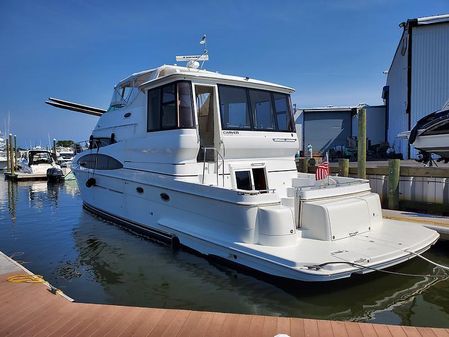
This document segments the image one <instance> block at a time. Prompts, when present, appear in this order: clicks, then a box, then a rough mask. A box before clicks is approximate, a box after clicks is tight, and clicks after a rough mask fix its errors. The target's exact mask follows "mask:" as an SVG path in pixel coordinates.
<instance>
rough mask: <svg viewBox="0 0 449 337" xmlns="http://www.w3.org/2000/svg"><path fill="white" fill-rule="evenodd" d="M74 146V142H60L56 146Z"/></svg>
mask: <svg viewBox="0 0 449 337" xmlns="http://www.w3.org/2000/svg"><path fill="white" fill-rule="evenodd" d="M73 145H75V142H74V141H73V140H58V141H57V142H56V146H61V147H72V146H73Z"/></svg>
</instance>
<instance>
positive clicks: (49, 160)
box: [17, 149, 64, 181]
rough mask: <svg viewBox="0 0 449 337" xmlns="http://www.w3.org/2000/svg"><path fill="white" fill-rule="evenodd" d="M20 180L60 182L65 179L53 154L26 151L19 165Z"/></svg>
mask: <svg viewBox="0 0 449 337" xmlns="http://www.w3.org/2000/svg"><path fill="white" fill-rule="evenodd" d="M17 166H18V167H17V173H18V174H19V175H20V180H25V179H47V180H49V181H60V180H63V179H64V174H63V172H62V170H61V167H60V166H59V165H58V164H56V162H55V159H54V158H53V154H52V153H51V152H50V151H48V150H44V149H32V150H28V151H25V152H24V153H23V156H22V157H21V158H20V160H19V161H18V163H17Z"/></svg>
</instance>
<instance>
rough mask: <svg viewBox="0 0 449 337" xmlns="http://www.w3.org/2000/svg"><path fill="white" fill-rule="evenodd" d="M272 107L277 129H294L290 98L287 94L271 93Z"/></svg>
mask: <svg viewBox="0 0 449 337" xmlns="http://www.w3.org/2000/svg"><path fill="white" fill-rule="evenodd" d="M273 99H274V109H275V112H276V121H277V126H278V130H279V131H287V132H288V131H291V132H293V131H294V129H295V128H294V126H293V118H292V114H291V112H290V100H289V97H288V95H284V94H278V93H274V94H273Z"/></svg>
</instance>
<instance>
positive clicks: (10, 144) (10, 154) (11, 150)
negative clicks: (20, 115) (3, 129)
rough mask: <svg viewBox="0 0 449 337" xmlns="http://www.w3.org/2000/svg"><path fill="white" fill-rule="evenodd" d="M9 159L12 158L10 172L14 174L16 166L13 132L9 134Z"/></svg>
mask: <svg viewBox="0 0 449 337" xmlns="http://www.w3.org/2000/svg"><path fill="white" fill-rule="evenodd" d="M9 159H10V162H11V164H10V171H9V172H10V174H11V176H14V174H15V172H14V171H15V167H14V152H13V139H12V134H11V133H10V134H9Z"/></svg>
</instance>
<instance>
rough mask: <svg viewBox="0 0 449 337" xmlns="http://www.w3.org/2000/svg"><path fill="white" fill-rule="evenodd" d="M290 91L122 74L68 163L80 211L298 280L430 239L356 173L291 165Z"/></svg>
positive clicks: (390, 256) (420, 247) (246, 82)
mask: <svg viewBox="0 0 449 337" xmlns="http://www.w3.org/2000/svg"><path fill="white" fill-rule="evenodd" d="M292 92H293V89H292V88H289V87H286V86H282V85H278V84H273V83H269V82H264V81H258V80H254V79H250V78H248V77H239V76H229V75H222V74H219V73H216V72H210V71H206V70H202V69H197V68H195V67H180V66H170V65H164V66H161V67H158V68H155V69H151V70H147V71H143V72H140V73H136V74H133V75H131V76H129V77H128V78H126V79H124V80H122V81H120V82H119V83H118V84H117V85H116V86H115V88H114V94H113V98H112V102H111V105H110V107H109V109H108V110H107V111H105V110H102V109H97V108H95V109H96V111H100V112H98V114H99V115H100V118H99V120H98V123H97V125H96V127H95V128H94V130H93V132H92V136H91V139H90V146H89V149H88V150H85V151H83V152H81V153H79V154H77V155H76V157H75V158H74V160H73V163H72V170H73V172H74V174H75V176H76V179H77V181H78V185H79V188H80V192H81V196H82V199H83V202H84V206H85V207H86V208H87V209H89V210H90V211H92V212H95V213H97V214H99V215H101V216H103V217H105V218H108V219H110V220H113V221H115V222H117V223H119V224H121V225H123V226H127V227H130V228H132V229H134V230H136V231H144V232H146V233H148V234H150V235H153V236H155V237H157V238H158V239H161V240H168V241H171V242H172V243H173V244H180V245H183V246H186V247H189V248H190V249H193V250H195V251H197V252H199V253H201V254H204V255H206V256H214V257H219V258H221V259H225V260H227V261H231V262H232V263H236V264H240V265H242V266H245V267H248V268H251V269H254V270H257V271H260V272H264V273H267V274H270V275H273V276H279V277H284V278H289V279H294V280H302V281H330V280H336V279H340V278H346V277H350V276H351V275H352V274H355V273H368V272H372V271H374V270H379V269H383V268H386V267H389V266H393V265H396V264H398V263H401V262H404V261H406V260H409V259H411V258H413V257H415V256H416V254H420V253H422V252H424V251H425V250H427V249H428V248H429V247H430V246H431V245H432V244H433V243H435V241H436V240H437V239H438V234H437V233H436V232H435V231H433V230H430V229H427V228H425V227H422V226H419V225H417V224H414V223H406V222H399V221H395V220H388V219H383V218H382V211H381V206H380V200H379V196H378V195H377V194H375V193H372V192H371V190H370V187H369V183H368V181H367V180H362V179H352V178H344V177H331V178H329V179H326V180H318V181H317V180H316V179H315V176H314V175H310V174H303V173H298V172H297V170H296V164H295V160H294V156H295V153H296V152H297V150H298V139H297V136H296V132H295V125H294V120H293V114H292V107H291V101H290V94H291V93H292ZM64 102H66V101H64ZM66 105H68V106H69V108H70V106H71V105H73V106H76V109H77V110H76V109H74V108H73V109H72V110H76V111H81V110H82V109H83V106H82V105H79V104H75V103H70V102H68V103H66ZM66 108H67V107H66ZM88 108H89V109H88V110H86V113H89V112H90V111H91V110H92V109H93V108H92V107H88ZM86 109H87V108H86Z"/></svg>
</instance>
